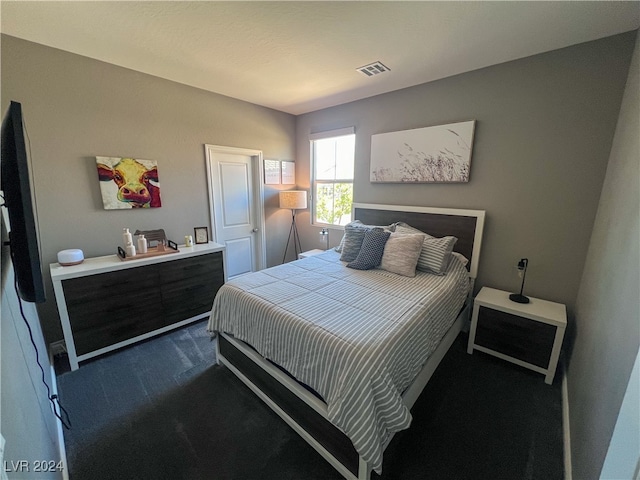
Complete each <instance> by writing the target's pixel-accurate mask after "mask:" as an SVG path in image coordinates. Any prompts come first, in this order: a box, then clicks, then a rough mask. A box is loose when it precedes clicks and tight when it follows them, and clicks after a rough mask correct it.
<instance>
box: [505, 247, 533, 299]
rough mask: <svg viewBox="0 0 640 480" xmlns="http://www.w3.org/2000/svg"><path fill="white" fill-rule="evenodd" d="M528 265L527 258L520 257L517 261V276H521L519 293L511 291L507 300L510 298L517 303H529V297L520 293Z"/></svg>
mask: <svg viewBox="0 0 640 480" xmlns="http://www.w3.org/2000/svg"><path fill="white" fill-rule="evenodd" d="M528 266H529V259H528V258H521V259H520V261H519V262H518V266H517V267H516V268H517V269H518V276H519V277H520V278H522V284H521V285H520V293H512V294H511V295H509V300H512V301H514V302H517V303H529V298H527V297H525V296H524V295H523V294H522V291H523V290H524V279H525V277H526V276H527V267H528Z"/></svg>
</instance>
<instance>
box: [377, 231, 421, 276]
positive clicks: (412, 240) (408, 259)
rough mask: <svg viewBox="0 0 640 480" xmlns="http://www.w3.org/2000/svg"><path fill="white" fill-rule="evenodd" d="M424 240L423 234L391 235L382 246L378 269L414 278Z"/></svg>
mask: <svg viewBox="0 0 640 480" xmlns="http://www.w3.org/2000/svg"><path fill="white" fill-rule="evenodd" d="M424 239H425V235H424V234H406V235H403V234H401V233H392V234H391V236H390V237H389V240H387V243H386V245H385V246H384V253H383V254H382V261H381V262H380V268H381V269H383V270H386V271H387V272H392V273H397V274H398V275H404V276H405V277H415V276H416V265H417V263H418V258H419V257H420V251H421V250H422V243H423V242H424Z"/></svg>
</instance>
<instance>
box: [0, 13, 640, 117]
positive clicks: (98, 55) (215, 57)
mask: <svg viewBox="0 0 640 480" xmlns="http://www.w3.org/2000/svg"><path fill="white" fill-rule="evenodd" d="M0 16H1V31H2V33H6V34H8V35H12V36H15V37H19V38H23V39H26V40H30V41H33V42H37V43H41V44H44V45H48V46H52V47H56V48H59V49H62V50H67V51H69V52H73V53H77V54H80V55H84V56H87V57H91V58H95V59H99V60H103V61H105V62H109V63H112V64H115V65H120V66H123V67H127V68H131V69H133V70H137V71H140V72H144V73H148V74H151V75H155V76H158V77H162V78H166V79H170V80H174V81H176V82H180V83H184V84H187V85H191V86H194V87H198V88H202V89H205V90H210V91H212V92H216V93H220V94H223V95H227V96H230V97H234V98H239V99H242V100H246V101H248V102H252V103H256V104H258V105H264V106H267V107H271V108H274V109H277V110H281V111H284V112H288V113H292V114H301V113H306V112H310V111H314V110H318V109H321V108H325V107H329V106H333V105H337V104H341V103H345V102H349V101H353V100H358V99H361V98H365V97H369V96H372V95H377V94H380V93H385V92H389V91H393V90H397V89H400V88H404V87H408V86H412V85H417V84H420V83H425V82H428V81H432V80H436V79H439V78H444V77H448V76H451V75H456V74H458V73H462V72H467V71H471V70H475V69H478V68H482V67H486V66H489V65H494V64H497V63H501V62H506V61H509V60H513V59H516V58H522V57H526V56H529V55H534V54H537V53H541V52H545V51H549V50H554V49H557V48H562V47H565V46H568V45H573V44H576V43H581V42H586V41H589V40H594V39H597V38H602V37H606V36H609V35H614V34H617V33H621V32H626V31H629V30H634V29H637V28H639V27H640V2H639V1H630V2H610V1H596V2H583V1H565V2H543V1H532V2H485V1H480V2H462V1H461V2H455V1H454V2H428V1H411V2H409V1H390V2H375V1H374V2H368V1H342V2H327V1H318V2H296V1H285V2H262V1H254V2H236V1H222V2H211V1H198V2H172V1H158V2H156V1H153V2H151V1H138V2H119V1H98V2H95V1H89V2H83V1H65V2H57V1H42V2H36V1H29V2H25V1H2V2H1V3H0ZM375 61H381V62H382V63H384V64H385V65H386V66H387V67H389V68H390V69H391V71H390V72H387V73H384V74H381V75H377V76H375V77H371V78H368V77H366V76H364V75H363V74H361V73H359V72H357V71H356V68H358V67H361V66H363V65H366V64H369V63H372V62H375Z"/></svg>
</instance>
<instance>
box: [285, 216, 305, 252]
mask: <svg viewBox="0 0 640 480" xmlns="http://www.w3.org/2000/svg"><path fill="white" fill-rule="evenodd" d="M292 237H293V250H294V252H295V254H296V258H295V259H296V260H297V259H298V255H299V254H301V253H302V246H301V244H300V237H299V236H298V228H297V227H296V211H295V210H291V228H290V229H289V238H288V239H287V246H286V247H285V249H284V255H283V257H282V263H284V261H285V260H286V258H287V250H289V244H290V243H291V238H292Z"/></svg>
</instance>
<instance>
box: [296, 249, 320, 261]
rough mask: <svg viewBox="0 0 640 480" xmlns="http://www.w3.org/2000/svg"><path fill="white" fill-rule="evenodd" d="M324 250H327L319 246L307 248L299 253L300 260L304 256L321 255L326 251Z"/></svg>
mask: <svg viewBox="0 0 640 480" xmlns="http://www.w3.org/2000/svg"><path fill="white" fill-rule="evenodd" d="M324 252H325V250H320V249H319V248H314V249H313V250H307V251H306V252H302V253H300V254H298V260H301V259H303V258H309V257H313V256H314V255H320V254H321V253H324Z"/></svg>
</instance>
